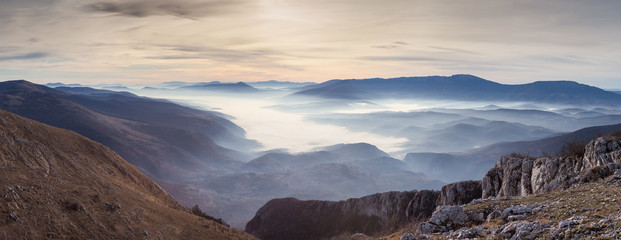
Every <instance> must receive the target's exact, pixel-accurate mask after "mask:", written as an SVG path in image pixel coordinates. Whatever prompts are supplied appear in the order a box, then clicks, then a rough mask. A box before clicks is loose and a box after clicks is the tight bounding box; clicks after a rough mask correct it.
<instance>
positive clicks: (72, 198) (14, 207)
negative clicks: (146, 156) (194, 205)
mask: <svg viewBox="0 0 621 240" xmlns="http://www.w3.org/2000/svg"><path fill="white" fill-rule="evenodd" d="M37 89H39V90H43V89H41V88H37V87H33V90H37ZM12 100H13V101H20V100H19V99H12ZM0 142H2V144H0V187H1V188H2V192H3V194H2V196H1V197H0V212H1V213H2V215H3V216H2V218H1V219H0V233H2V238H4V239H44V238H45V239H47V238H59V239H65V238H67V239H146V238H164V239H199V238H206V239H252V237H251V236H249V235H247V234H245V233H243V232H241V231H237V230H233V229H231V228H228V227H227V226H225V225H223V224H221V223H218V222H216V221H213V220H212V218H211V217H209V216H207V215H204V214H201V212H200V210H198V209H194V212H195V213H196V214H197V215H193V214H191V211H190V210H189V209H186V208H185V207H183V206H182V205H181V204H179V203H178V202H177V201H175V200H174V199H173V198H172V197H171V196H170V195H169V194H168V193H166V192H165V191H164V190H162V189H161V188H160V187H159V186H158V185H157V184H156V183H155V182H154V181H153V180H151V179H149V178H148V177H146V176H145V175H143V174H142V173H140V172H139V171H138V170H137V169H136V168H135V167H133V166H132V165H130V164H129V163H127V162H126V161H125V160H123V159H122V158H121V157H120V156H119V155H117V154H116V153H114V152H113V151H112V150H110V149H109V148H106V147H104V146H103V145H101V144H99V143H96V142H94V141H91V140H89V139H87V138H85V137H82V136H80V135H78V134H76V133H74V132H71V131H68V130H64V129H58V128H55V127H51V126H48V125H45V124H41V123H38V122H35V121H33V120H30V119H26V118H23V117H19V116H17V115H14V114H11V113H8V112H6V111H3V110H0Z"/></svg>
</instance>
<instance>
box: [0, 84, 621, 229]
mask: <svg viewBox="0 0 621 240" xmlns="http://www.w3.org/2000/svg"><path fill="white" fill-rule="evenodd" d="M431 80H433V82H435V83H437V84H435V85H434V84H430V81H431ZM421 82H422V83H424V85H425V86H427V87H425V88H421V87H420V86H421V85H420V84H421ZM386 83H387V84H384V85H382V84H379V85H378V83H377V79H364V80H332V81H328V82H325V83H321V84H315V83H293V82H277V81H265V82H247V83H243V82H239V83H220V82H206V83H190V82H166V83H162V84H154V85H148V86H147V85H140V86H133V85H121V84H109V85H91V86H86V85H75V84H74V85H66V84H62V83H51V84H47V86H48V87H49V88H48V87H45V86H42V85H36V84H32V83H29V82H26V81H10V82H4V83H2V84H1V85H0V93H1V94H0V96H2V98H1V99H0V100H2V101H1V103H2V106H1V107H2V109H5V110H7V111H11V112H15V113H18V114H20V115H23V116H26V117H29V118H32V119H35V120H37V121H41V122H44V123H47V124H50V125H53V126H57V127H61V128H67V129H70V130H73V131H75V132H77V133H80V134H82V135H84V136H86V137H89V138H91V139H93V140H96V141H99V142H101V143H103V144H104V145H106V146H108V147H110V148H111V149H112V150H114V151H116V152H118V153H119V154H120V155H121V156H122V157H124V158H125V159H127V160H128V161H129V162H130V163H132V164H133V165H135V166H136V167H138V168H139V169H140V170H141V171H142V172H144V173H145V174H147V175H148V176H150V177H152V178H154V179H155V180H156V181H157V183H158V184H160V185H161V186H162V187H163V188H164V189H165V190H166V191H168V192H169V193H171V194H172V195H173V197H175V198H176V199H178V200H179V201H180V202H181V203H183V204H185V205H187V206H193V205H195V204H198V205H199V206H200V207H201V208H202V209H203V210H205V212H206V213H208V214H210V215H213V216H215V217H219V218H223V219H224V220H225V221H227V222H228V223H229V224H231V225H232V226H234V227H237V228H243V227H244V225H245V224H246V222H247V221H248V220H250V219H251V218H252V217H253V216H254V214H255V212H256V211H257V209H258V208H259V207H260V206H262V205H263V204H265V203H266V202H267V201H269V200H270V199H273V198H279V197H296V198H299V199H316V200H343V199H347V198H352V197H361V196H364V195H369V194H373V193H377V192H386V191H404V190H412V189H419V190H421V189H438V188H440V187H441V186H443V185H444V184H446V183H450V182H453V181H459V180H469V179H480V178H481V177H482V176H483V174H484V173H485V172H486V171H487V170H488V169H489V168H490V167H493V165H494V164H495V162H496V160H497V159H498V156H500V155H506V154H510V153H520V154H531V155H541V154H555V153H556V152H558V151H559V150H560V149H561V148H562V147H563V145H564V144H567V143H570V142H572V141H585V140H588V139H590V138H592V137H595V136H598V135H602V134H607V133H609V132H614V131H619V130H621V125H619V123H621V115H620V114H619V113H620V112H619V109H618V106H617V104H616V103H618V101H619V99H621V95H619V94H616V93H613V92H608V91H604V90H601V89H598V88H594V87H590V86H587V85H582V84H578V83H574V82H563V81H561V82H537V83H534V84H524V85H503V84H498V83H494V82H491V81H487V80H483V79H480V78H477V77H475V76H470V75H455V76H451V77H415V78H396V79H388V80H387V81H386ZM486 93H489V94H486ZM593 96H597V97H593ZM529 99H532V100H529ZM67 119H71V120H70V121H68V120H67ZM615 124H616V125H615ZM594 126H597V127H594ZM589 127H594V128H589ZM575 131H578V132H575Z"/></svg>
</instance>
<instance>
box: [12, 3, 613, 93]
mask: <svg viewBox="0 0 621 240" xmlns="http://www.w3.org/2000/svg"><path fill="white" fill-rule="evenodd" d="M0 4H1V7H0V33H1V34H2V38H0V63H1V65H0V77H1V78H3V79H27V80H30V81H34V82H39V83H45V82H56V81H63V82H73V83H87V84H89V83H110V82H118V83H125V82H126V83H158V82H164V81H212V80H220V81H232V82H235V81H262V80H283V81H300V82H301V81H326V80H330V79H335V78H341V79H344V78H368V77H399V76H423V75H452V74H458V73H466V74H474V75H477V76H481V77H484V78H486V79H490V80H493V81H498V82H503V83H524V82H532V81H537V80H559V79H564V80H574V81H579V82H583V83H587V84H591V85H595V86H599V87H604V88H621V82H619V80H620V79H619V76H620V73H621V70H620V68H619V67H618V66H619V65H620V64H621V63H620V59H621V54H620V53H618V52H617V51H614V50H615V49H619V48H621V41H619V39H621V31H619V30H618V24H619V23H620V22H621V16H619V15H618V14H617V11H618V9H621V3H619V2H618V1H606V0H599V1H588V2H585V1H577V0H576V1H545V2H541V1H531V0H529V1H491V0H475V1H444V0H440V1H410V0H390V1H368V0H357V1H354V0H348V1H325V0H316V1H306V0H292V1H284V0H272V1H268V0H256V1H250V0H233V1H230V0H228V1H224V0H209V1H205V0H202V1H199V0H183V1H164V0H155V1H153V0H151V1H147V0H128V1H118V0H102V1H75V0H55V1H49V0H45V1H44V0H1V1H0Z"/></svg>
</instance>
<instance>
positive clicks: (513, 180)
mask: <svg viewBox="0 0 621 240" xmlns="http://www.w3.org/2000/svg"><path fill="white" fill-rule="evenodd" d="M620 187H621V144H620V141H619V139H615V138H605V137H600V138H598V139H596V140H593V141H591V142H590V143H588V144H587V145H586V147H585V151H584V156H582V157H580V156H559V157H556V158H552V157H541V158H529V157H518V156H517V155H514V156H507V157H501V158H500V159H499V160H498V163H497V164H496V166H495V167H494V168H492V169H490V170H489V171H488V173H487V174H486V175H485V177H484V178H483V181H482V190H483V193H482V195H483V198H484V199H483V200H477V201H474V202H473V203H471V204H466V205H462V206H453V207H449V206H438V207H437V208H436V210H435V211H434V212H433V214H432V216H431V217H430V219H429V220H428V221H427V222H423V223H420V224H419V225H418V228H417V233H418V234H419V235H426V237H430V236H428V234H434V233H440V234H441V235H439V236H438V237H440V236H444V237H449V238H459V239H462V238H479V237H480V238H494V239H495V238H504V239H509V238H510V239H536V238H539V237H545V238H552V239H558V238H561V239H570V238H572V237H577V238H582V237H586V236H589V237H594V236H603V237H613V238H614V237H618V236H620V234H621V231H620V230H619V229H618V227H617V226H618V225H615V224H611V223H615V222H619V221H621V214H619V209H621V208H620V206H621V205H619V203H618V199H617V198H618V196H619V194H621V188H620ZM559 189H560V190H565V189H570V190H571V191H568V190H567V191H553V190H559ZM542 194H547V195H544V196H546V197H540V196H541V195H542ZM530 195H533V196H530ZM611 196H612V197H613V198H611ZM521 197H525V198H524V199H525V200H523V201H522V200H520V201H521V202H523V203H522V204H519V205H507V203H511V204H515V203H516V200H514V199H516V198H521ZM529 197H530V198H529ZM532 199H536V203H532V202H533V200H532ZM542 199H543V200H542ZM520 201H518V202H520ZM525 203H529V204H525ZM577 213H583V214H584V215H580V214H577ZM587 214H588V215H593V216H595V215H596V216H597V217H596V218H594V219H587V218H586V217H585V216H586V215H587ZM568 216H571V217H569V218H568ZM557 219H565V220H562V221H560V222H558V224H551V223H550V222H551V221H553V220H557ZM600 219H601V220H600ZM484 222H487V223H488V226H490V225H491V226H492V227H487V226H483V225H481V226H475V227H472V228H468V227H471V226H473V225H479V224H482V223H484ZM492 223H493V224H492ZM494 225H497V226H494ZM574 225H576V226H575V227H572V226H574ZM434 236H435V235H434Z"/></svg>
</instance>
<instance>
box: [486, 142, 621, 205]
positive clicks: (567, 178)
mask: <svg viewBox="0 0 621 240" xmlns="http://www.w3.org/2000/svg"><path fill="white" fill-rule="evenodd" d="M620 167H621V144H620V142H619V140H616V139H610V138H603V137H600V138H598V139H596V140H594V141H591V142H590V143H588V144H587V145H586V148H585V154H584V157H582V158H580V157H575V156H572V157H556V158H551V157H541V158H536V159H532V158H518V157H511V156H508V157H502V158H500V160H498V163H497V164H496V166H495V167H494V168H492V169H490V170H489V171H488V172H487V174H485V177H483V181H482V188H483V189H482V190H483V198H489V197H499V198H505V197H515V196H526V195H529V194H533V193H534V194H540V193H546V192H550V191H552V190H555V189H559V188H564V187H567V186H570V185H571V184H572V183H574V182H575V181H585V180H588V178H593V177H595V178H599V177H606V176H607V175H610V174H612V173H614V171H615V170H616V169H618V168H620ZM600 175H601V176H600Z"/></svg>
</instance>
